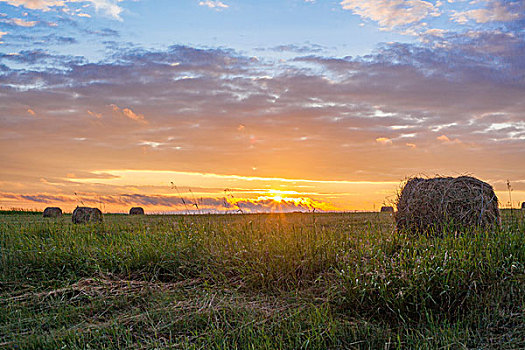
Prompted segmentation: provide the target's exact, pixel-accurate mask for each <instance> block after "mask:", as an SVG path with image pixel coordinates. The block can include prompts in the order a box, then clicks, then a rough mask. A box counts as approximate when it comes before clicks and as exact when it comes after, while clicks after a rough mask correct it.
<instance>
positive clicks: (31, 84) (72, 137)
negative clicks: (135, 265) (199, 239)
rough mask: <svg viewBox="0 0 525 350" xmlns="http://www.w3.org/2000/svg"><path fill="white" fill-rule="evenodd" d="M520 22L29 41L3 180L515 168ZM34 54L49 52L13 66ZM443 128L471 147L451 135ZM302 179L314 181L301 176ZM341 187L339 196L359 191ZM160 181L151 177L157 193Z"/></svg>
mask: <svg viewBox="0 0 525 350" xmlns="http://www.w3.org/2000/svg"><path fill="white" fill-rule="evenodd" d="M508 34H509V33H497V32H466V33H462V34H458V33H444V34H443V38H436V39H434V40H437V42H441V40H446V41H447V42H448V43H449V44H448V45H447V46H443V47H435V46H434V45H433V42H430V43H429V44H428V45H427V44H406V43H405V44H400V43H391V44H384V45H382V46H380V47H378V48H377V49H376V50H375V51H374V52H373V53H372V54H370V55H367V56H363V57H333V56H323V55H307V56H298V57H295V59H290V60H288V61H287V62H285V63H281V62H279V61H275V62H274V61H268V60H264V59H261V60H259V61H255V60H251V59H250V57H249V56H245V55H242V54H240V53H238V52H236V51H234V50H231V49H219V48H197V47H191V46H183V45H178V46H173V47H170V48H168V49H165V50H160V49H146V48H140V47H127V46H115V48H114V54H113V56H111V57H107V58H105V59H102V60H100V61H95V62H90V61H88V60H85V59H84V60H81V59H76V58H75V57H68V56H61V55H56V54H54V53H53V52H47V51H46V52H33V51H29V52H21V54H20V57H19V58H18V59H19V61H13V60H14V59H15V58H14V57H10V56H9V57H7V56H2V63H3V64H2V65H0V77H1V78H0V82H1V88H2V91H3V93H2V95H0V124H1V125H2V128H0V148H2V149H10V152H8V153H6V154H2V157H3V159H2V160H3V164H5V165H4V168H3V169H4V170H3V171H4V172H3V173H2V174H1V176H2V181H7V180H6V177H9V176H10V175H9V174H20V176H19V178H10V181H11V182H12V185H10V186H11V187H10V189H9V191H13V192H16V191H17V190H16V188H17V187H16V186H18V185H16V184H17V183H22V184H23V185H20V186H21V187H18V188H29V189H33V190H31V193H40V192H44V190H45V191H48V192H50V193H55V192H53V189H54V191H57V188H58V189H60V190H62V191H67V190H68V188H70V187H72V186H73V187H74V188H79V187H88V188H89V190H90V191H91V190H92V191H93V192H101V193H110V194H111V193H130V192H134V190H131V189H128V188H121V187H117V188H118V192H117V190H116V189H115V188H116V187H114V186H111V185H110V184H106V183H103V181H102V180H100V181H97V182H96V183H93V184H88V185H86V184H84V183H82V184H78V183H75V184H72V183H71V182H73V180H72V179H70V182H69V183H60V182H59V181H51V180H50V183H51V184H48V185H45V186H44V184H38V186H37V185H35V184H34V183H35V182H38V180H36V181H30V180H29V179H32V176H34V173H35V172H38V174H39V178H40V177H44V178H46V179H53V178H61V179H63V178H64V177H65V174H67V173H74V174H77V173H80V172H81V171H86V172H89V171H93V169H137V168H138V167H140V168H141V169H152V170H179V171H196V172H202V173H219V174H234V175H244V176H254V175H258V176H261V177H264V178H268V177H272V176H279V177H285V178H289V179H301V178H303V179H304V178H310V179H312V178H314V179H336V180H362V181H370V180H372V181H386V180H392V181H397V180H398V179H400V178H403V177H404V176H406V175H407V174H411V173H418V172H421V171H422V169H425V170H427V171H428V172H436V173H445V172H454V171H456V172H461V171H464V172H469V173H477V174H480V176H483V177H485V178H490V179H501V178H502V177H505V178H506V177H509V178H511V177H512V176H511V175H512V174H517V172H518V170H515V169H513V168H514V167H512V166H509V164H521V163H523V161H525V159H524V157H525V155H524V153H523V149H525V148H524V147H523V144H524V142H525V124H523V115H524V113H525V111H524V109H523V102H522V101H523V96H524V94H525V83H524V82H525V62H523V60H522V57H523V48H524V47H525V46H524V44H523V39H522V38H521V37H520V36H518V35H514V36H511V35H508ZM488 57H489V58H490V59H487V58H488ZM30 61H31V62H32V61H35V62H39V64H38V65H36V66H34V67H33V66H25V67H24V68H23V69H21V68H16V67H15V68H11V67H10V66H9V63H10V62H21V64H22V63H24V62H30ZM173 63H177V64H176V65H173ZM14 66H16V65H14ZM269 67H271V70H270V71H269V69H270V68H269ZM111 105H113V106H111ZM28 106H30V107H31V108H32V109H33V110H35V111H38V118H30V117H29V115H28V113H27V112H26V110H27V108H28ZM108 106H111V107H108ZM126 109H128V110H129V111H125V110H126ZM87 111H91V112H92V114H91V115H90V114H89V113H88V112H87ZM101 112H102V114H103V115H102V116H101V117H100V118H98V117H97V114H96V113H101ZM111 116H113V117H111ZM140 116H142V119H141V117H140ZM141 120H142V121H144V122H145V121H147V122H148V124H146V123H144V122H142V121H141ZM240 125H244V126H245V128H244V129H243V130H238V128H239V126H240ZM241 129H242V128H241ZM42 135H53V141H52V142H49V141H48V139H46V138H43V137H42ZM251 135H253V136H254V137H255V138H256V140H257V143H256V144H255V146H254V145H252V144H251V141H250V136H251ZM441 135H445V136H447V138H448V140H449V142H452V143H453V142H454V140H455V139H458V140H461V141H462V142H463V143H462V147H444V146H443V145H442V144H443V143H446V142H447V140H436V137H439V136H441ZM305 136H307V137H308V140H307V141H306V142H296V141H295V140H298V139H300V138H301V137H305ZM376 138H377V139H381V138H383V139H384V140H383V143H384V144H385V147H370V145H371V143H372V145H373V144H374V143H376V144H377V146H380V145H381V144H382V142H381V141H375V140H376ZM388 140H390V141H391V142H392V143H391V144H390V143H389V142H388ZM392 140H395V142H394V141H392ZM146 142H147V143H148V144H149V146H145V143H146ZM15 143H16V145H19V146H17V147H13V144H15ZM406 143H410V144H414V145H417V149H416V150H414V151H412V150H411V149H409V147H411V146H408V145H406ZM157 144H158V146H157V147H151V146H152V145H157ZM451 145H452V144H451ZM35 149H38V150H39V152H34V150H35ZM473 151H476V152H480V154H484V157H487V158H490V159H491V160H492V162H493V163H491V165H492V166H491V167H490V168H487V167H486V166H485V164H482V163H481V162H480V161H479V160H476V159H475V157H472V156H471V154H472V152H473ZM41 154H52V155H53V157H41ZM400 157H403V159H405V161H404V162H403V164H402V165H401V164H399V163H398V162H396V161H395V160H396V159H400ZM167 160H169V161H167ZM312 164H315V166H313V165H312ZM253 168H256V170H253ZM35 169H36V170H35ZM386 169H387V170H386ZM516 176H518V175H516ZM8 180H9V179H8ZM221 181H222V180H221ZM230 181H231V180H230V179H228V178H224V181H223V182H224V184H223V183H222V182H221V185H216V186H217V187H221V186H224V187H230V184H229V182H230ZM77 182H80V181H77ZM183 184H184V185H188V186H189V185H190V184H186V183H183ZM284 185H285V186H292V184H291V183H285V184H284ZM302 185H305V186H314V187H315V186H317V185H315V184H304V183H297V185H293V186H302ZM33 186H34V187H33ZM51 186H54V187H51ZM192 186H194V185H192ZM333 186H334V187H331V188H330V190H327V191H326V192H330V193H329V194H327V195H333V196H334V197H335V200H340V198H343V197H344V196H346V197H344V198H345V200H347V201H349V202H351V200H352V196H351V195H341V194H340V193H339V192H338V191H339V190H338V188H340V185H336V184H334V185H333ZM259 187H260V188H263V187H264V184H261V185H260V186H259ZM2 189H3V190H4V191H8V190H7V189H6V187H5V185H2ZM155 189H157V190H158V188H157V187H154V189H151V188H149V187H145V186H143V187H140V190H141V191H152V192H151V193H149V194H148V195H153V194H155V193H153V191H154V190H155ZM164 190H165V189H164ZM28 191H29V190H28ZM158 191H159V192H160V191H162V190H158ZM219 191H220V190H219ZM348 192H349V193H350V192H352V191H348ZM160 193H162V192H160ZM354 193H357V192H354ZM373 195H374V194H373V193H371V194H370V195H369V197H372V196H373ZM383 196H384V195H383ZM356 207H358V206H357V205H356ZM370 207H371V204H370Z"/></svg>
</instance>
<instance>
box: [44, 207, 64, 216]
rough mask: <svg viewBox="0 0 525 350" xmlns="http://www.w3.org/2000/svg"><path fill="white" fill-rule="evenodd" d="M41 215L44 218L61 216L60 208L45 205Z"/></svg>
mask: <svg viewBox="0 0 525 350" xmlns="http://www.w3.org/2000/svg"><path fill="white" fill-rule="evenodd" d="M43 216H44V217H45V218H59V217H61V216H62V209H60V208H58V207H47V208H46V209H44V214H43Z"/></svg>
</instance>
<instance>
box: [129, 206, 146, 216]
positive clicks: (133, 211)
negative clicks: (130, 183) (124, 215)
mask: <svg viewBox="0 0 525 350" xmlns="http://www.w3.org/2000/svg"><path fill="white" fill-rule="evenodd" d="M129 215H144V209H142V208H141V207H133V208H131V209H130V210H129Z"/></svg>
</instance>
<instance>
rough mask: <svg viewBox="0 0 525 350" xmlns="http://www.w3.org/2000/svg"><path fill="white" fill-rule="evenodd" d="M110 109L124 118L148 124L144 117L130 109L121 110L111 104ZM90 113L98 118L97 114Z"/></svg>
mask: <svg viewBox="0 0 525 350" xmlns="http://www.w3.org/2000/svg"><path fill="white" fill-rule="evenodd" d="M110 107H111V108H112V109H113V111H114V112H117V113H119V114H121V115H123V116H124V117H126V118H128V119H131V120H134V121H136V122H139V123H142V124H147V123H148V122H147V121H146V120H145V119H144V115H142V114H138V113H135V112H133V111H132V110H131V109H130V108H120V107H119V106H117V105H115V104H111V105H110ZM88 113H89V114H91V115H94V116H96V117H97V118H98V116H97V114H92V113H90V111H88Z"/></svg>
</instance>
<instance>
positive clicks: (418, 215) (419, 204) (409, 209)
mask: <svg viewBox="0 0 525 350" xmlns="http://www.w3.org/2000/svg"><path fill="white" fill-rule="evenodd" d="M395 221H396V227H397V229H398V230H406V231H410V232H420V233H422V232H431V231H434V232H440V231H442V230H443V229H446V228H452V229H460V228H465V227H475V226H480V227H489V226H492V225H497V224H499V222H500V212H499V209H498V197H496V194H495V193H494V189H493V188H492V186H491V185H489V184H488V183H486V182H483V181H481V180H478V179H476V178H473V177H470V176H460V177H456V178H454V177H435V178H430V179H423V178H418V177H415V178H411V179H409V180H408V181H407V182H406V183H405V186H404V187H403V189H402V190H401V193H400V194H399V196H398V200H397V213H396V214H395Z"/></svg>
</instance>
